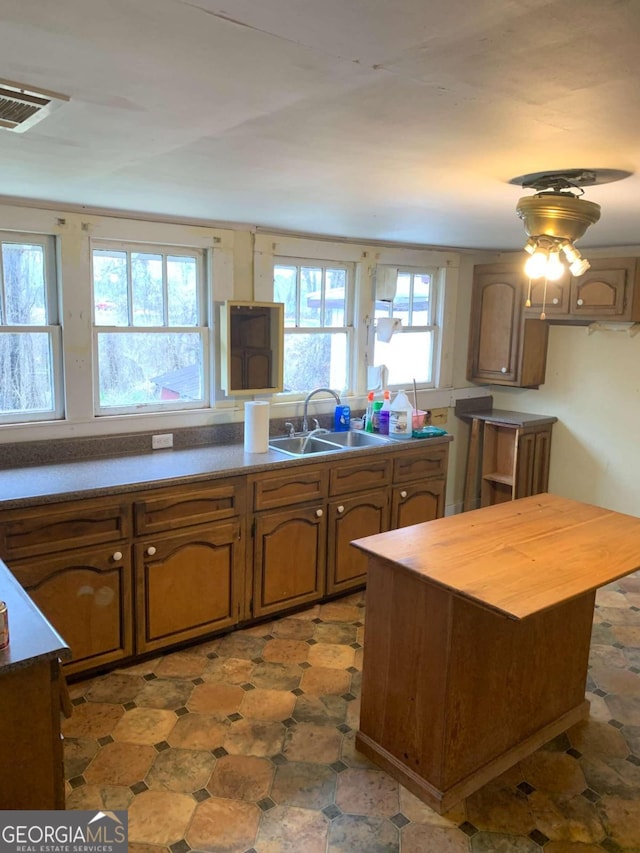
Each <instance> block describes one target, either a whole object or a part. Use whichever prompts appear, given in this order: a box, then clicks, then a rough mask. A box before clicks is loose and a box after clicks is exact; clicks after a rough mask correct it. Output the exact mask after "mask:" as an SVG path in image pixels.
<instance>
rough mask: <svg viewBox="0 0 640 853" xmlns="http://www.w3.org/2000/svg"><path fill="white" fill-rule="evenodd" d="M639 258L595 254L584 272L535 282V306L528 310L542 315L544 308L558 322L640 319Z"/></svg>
mask: <svg viewBox="0 0 640 853" xmlns="http://www.w3.org/2000/svg"><path fill="white" fill-rule="evenodd" d="M638 273H639V268H638V259H637V258H595V259H593V260H592V261H591V268H590V269H589V270H587V272H586V273H584V275H581V276H579V277H578V278H575V277H573V276H570V275H569V273H568V271H567V274H566V275H565V276H564V277H563V278H562V279H560V281H558V282H549V283H548V284H547V291H546V297H545V293H544V283H543V282H534V283H532V287H531V306H530V307H528V308H526V309H525V313H526V314H527V315H531V316H539V315H540V312H541V311H542V309H543V305H544V311H545V314H546V317H547V319H548V320H551V321H553V322H556V323H562V322H565V323H574V324H579V323H591V322H597V321H598V320H609V321H616V320H618V321H626V322H630V321H634V322H638V321H640V285H638Z"/></svg>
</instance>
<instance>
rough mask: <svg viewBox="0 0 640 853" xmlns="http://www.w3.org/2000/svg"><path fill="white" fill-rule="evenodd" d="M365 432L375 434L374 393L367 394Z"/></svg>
mask: <svg viewBox="0 0 640 853" xmlns="http://www.w3.org/2000/svg"><path fill="white" fill-rule="evenodd" d="M364 429H365V432H373V391H369V393H368V394H367V411H366V412H365V424H364Z"/></svg>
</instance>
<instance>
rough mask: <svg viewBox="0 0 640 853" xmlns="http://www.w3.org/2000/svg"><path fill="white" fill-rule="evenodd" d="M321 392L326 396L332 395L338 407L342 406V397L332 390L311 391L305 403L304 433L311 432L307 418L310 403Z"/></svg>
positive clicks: (316, 389)
mask: <svg viewBox="0 0 640 853" xmlns="http://www.w3.org/2000/svg"><path fill="white" fill-rule="evenodd" d="M321 391H324V392H325V394H331V396H332V397H335V401H336V403H337V405H338V406H339V405H340V395H339V394H337V393H336V392H335V391H332V390H331V388H315V389H314V390H313V391H309V393H308V394H307V396H306V398H305V401H304V412H303V417H302V432H305V433H306V432H309V419H308V418H307V410H308V408H309V401H310V400H311V398H312V397H313V396H314V395H315V394H319V393H320V392H321Z"/></svg>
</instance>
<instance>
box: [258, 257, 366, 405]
mask: <svg viewBox="0 0 640 853" xmlns="http://www.w3.org/2000/svg"><path fill="white" fill-rule="evenodd" d="M276 267H290V268H291V267H295V269H296V322H297V321H298V320H299V319H300V314H301V310H300V287H299V281H300V270H301V268H302V267H309V268H311V269H321V270H322V281H323V285H324V284H325V283H326V275H327V270H332V269H335V270H344V271H345V277H346V282H345V306H344V320H345V325H343V326H325V325H320V326H300V325H296V326H287V323H286V317H285V321H284V338H285V342H286V336H287V335H292V336H294V335H308V334H317V335H326V334H341V335H345V337H346V356H345V362H346V370H345V374H346V375H345V381H346V387H345V388H339V389H336V390H338V391H339V393H340V394H341V395H342V396H345V397H347V396H351V395H352V394H353V393H355V392H354V379H353V377H354V361H355V352H356V327H355V319H356V318H355V301H356V298H355V291H356V264H355V263H354V262H353V261H335V260H330V259H327V258H317V257H308V258H303V257H295V256H292V255H285V254H278V255H274V257H273V267H272V269H273V283H274V298H275V275H276ZM324 290H325V288H324V287H323V296H322V304H323V305H324V298H325V297H324ZM321 314H322V316H324V308H322V309H321ZM323 322H324V321H323ZM311 390H312V388H308V389H306V392H305V391H281V392H278V394H277V395H274V396H276V397H277V399H276V401H275V402H279V403H280V402H286V401H288V400H291V401H295V400H300V399H303V398H304V397H305V395H306V393H308V392H309V391H311Z"/></svg>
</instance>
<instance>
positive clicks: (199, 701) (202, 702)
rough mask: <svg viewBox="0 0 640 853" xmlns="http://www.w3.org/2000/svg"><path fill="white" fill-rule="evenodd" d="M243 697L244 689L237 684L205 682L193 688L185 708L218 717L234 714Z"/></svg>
mask: <svg viewBox="0 0 640 853" xmlns="http://www.w3.org/2000/svg"><path fill="white" fill-rule="evenodd" d="M243 697H244V690H243V689H242V687H239V686H238V685H237V684H224V682H221V681H220V682H205V683H204V684H198V685H197V686H196V687H194V688H193V692H192V693H191V697H190V698H189V701H188V702H187V708H188V709H189V710H190V711H195V712H196V713H199V714H212V715H214V716H218V717H220V718H224V717H227V716H228V715H229V714H235V713H237V711H238V708H239V707H240V702H242V699H243Z"/></svg>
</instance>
